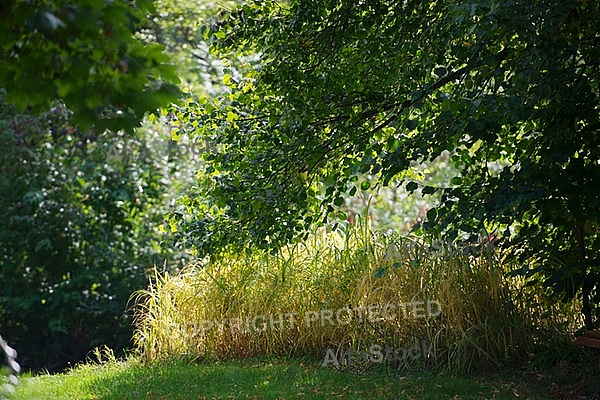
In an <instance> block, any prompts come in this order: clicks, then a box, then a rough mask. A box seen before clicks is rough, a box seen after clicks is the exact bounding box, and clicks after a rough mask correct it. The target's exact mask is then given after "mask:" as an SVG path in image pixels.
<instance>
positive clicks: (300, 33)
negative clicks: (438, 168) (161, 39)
mask: <svg viewBox="0 0 600 400" xmlns="http://www.w3.org/2000/svg"><path fill="white" fill-rule="evenodd" d="M599 17H600V4H599V3H598V2H593V1H588V0H567V1H563V0H554V1H552V0H546V1H511V0H487V1H464V2H458V3H457V2H448V1H423V0H406V1H402V2H399V1H396V0H374V1H361V2H347V1H335V0H314V1H291V2H290V3H289V4H283V3H282V4H279V3H276V2H273V1H254V2H251V3H246V4H244V5H243V6H240V7H238V8H237V9H235V10H233V11H231V12H224V13H223V15H222V16H221V18H220V19H219V20H218V21H216V22H215V23H214V24H213V25H211V26H208V27H207V28H206V31H205V33H206V37H207V38H208V39H210V40H211V41H212V42H211V43H212V49H213V51H214V52H216V53H218V54H219V55H221V57H223V58H224V59H226V60H230V61H231V63H232V65H235V66H236V67H235V68H233V67H231V68H230V69H228V70H226V71H225V75H224V78H223V80H224V83H226V84H227V85H228V86H229V90H228V92H227V93H226V94H225V95H224V96H221V97H218V98H216V99H201V100H200V101H199V102H198V103H190V104H188V105H187V106H186V107H182V108H178V107H176V108H174V109H173V110H172V111H173V115H174V116H175V119H176V120H177V121H178V122H179V123H180V126H181V127H182V129H184V130H188V131H190V132H192V133H194V134H196V135H200V136H203V137H204V138H208V139H210V140H211V142H212V143H214V144H215V149H216V150H215V151H214V152H213V153H212V154H207V155H206V161H207V166H206V169H205V171H203V174H202V175H201V178H200V180H201V184H199V185H198V188H197V189H196V191H194V192H193V193H190V194H189V195H188V196H187V197H186V198H184V205H185V206H186V208H187V212H186V213H183V214H179V215H174V216H173V218H174V221H175V222H176V223H178V224H179V227H178V233H179V234H180V235H181V236H180V237H181V238H182V239H183V240H184V241H186V242H187V243H188V244H189V245H190V246H194V247H195V248H196V249H197V250H198V251H199V252H212V251H215V250H217V249H219V248H222V247H223V246H226V245H228V244H231V243H234V244H236V245H239V246H241V247H243V246H244V245H245V244H248V243H250V242H254V243H257V244H258V245H259V246H262V247H277V246H280V245H282V244H284V243H287V242H289V241H291V240H293V239H294V238H296V237H301V236H302V235H303V234H305V233H306V232H307V230H308V228H309V227H310V226H311V225H312V224H314V223H316V222H318V223H324V222H329V221H335V220H339V219H343V218H344V215H343V214H342V213H341V209H340V207H341V206H342V205H343V203H344V201H345V200H344V199H345V197H344V196H348V195H350V196H352V195H354V194H355V193H356V192H357V190H359V189H361V188H363V189H364V188H368V187H369V186H370V185H371V182H377V183H380V184H383V185H388V184H402V185H405V187H406V189H407V190H408V191H410V192H414V191H420V192H421V193H423V194H425V195H428V194H433V193H438V194H439V195H440V196H441V197H440V198H441V202H440V204H439V206H437V207H435V208H432V209H430V210H429V211H428V213H427V219H426V221H424V222H423V224H422V225H421V226H420V228H423V229H426V230H427V231H429V232H432V233H434V234H438V235H441V234H444V235H447V236H449V237H450V238H455V237H457V236H458V235H461V234H475V233H476V232H478V231H480V230H481V229H485V230H486V231H488V232H490V231H495V232H496V233H495V234H497V235H499V236H502V237H503V242H502V243H503V244H504V245H505V246H506V247H507V248H509V249H512V251H513V253H512V255H513V256H514V257H515V259H517V260H518V261H519V262H520V264H519V265H520V266H521V267H522V268H521V270H520V271H519V272H520V273H523V274H525V275H527V276H530V277H534V278H539V279H540V280H541V281H543V282H544V283H545V284H546V285H548V286H549V287H551V288H552V289H554V292H555V293H556V294H558V295H561V296H566V297H572V296H574V295H575V293H583V299H584V303H585V304H584V314H585V319H586V324H587V325H588V327H589V326H591V325H592V313H593V305H592V304H597V303H598V300H600V299H599V298H598V295H599V293H598V283H599V282H600V259H599V258H598V254H599V250H600V234H599V222H600V213H599V208H600V185H599V184H598V177H599V176H600V135H599V134H598V131H599V127H600V118H599V115H600V109H599V107H600V106H599V101H598V96H599V83H600V46H599V45H600V34H599V33H598V30H597V26H596V22H595V21H597V20H598V18H599ZM443 154H446V155H448V154H449V156H450V160H451V161H452V163H453V164H454V165H455V166H456V168H457V171H458V173H457V174H456V176H455V177H454V178H453V179H452V180H451V182H449V183H448V184H447V185H445V186H443V187H434V186H429V185H427V186H420V185H419V184H418V183H417V182H415V181H414V180H413V179H411V176H412V175H411V165H412V163H414V162H431V161H433V160H435V159H437V158H438V157H440V156H441V155H443ZM340 217H341V218H340Z"/></svg>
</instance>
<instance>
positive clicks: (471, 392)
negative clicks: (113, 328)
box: [87, 360, 548, 400]
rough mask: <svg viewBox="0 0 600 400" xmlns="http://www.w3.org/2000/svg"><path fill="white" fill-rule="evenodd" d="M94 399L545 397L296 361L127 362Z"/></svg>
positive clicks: (498, 385)
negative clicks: (354, 371)
mask: <svg viewBox="0 0 600 400" xmlns="http://www.w3.org/2000/svg"><path fill="white" fill-rule="evenodd" d="M87 389H88V390H89V391H90V392H91V393H94V399H97V400H116V399H128V400H134V399H169V400H170V399H173V400H178V399H182V400H183V399H186V400H188V399H282V398H305V399H322V398H342V399H414V398H417V399H424V400H427V399H431V400H434V399H461V400H466V399H480V400H481V399H514V398H515V397H516V396H519V395H520V396H521V398H529V399H547V398H548V397H547V396H544V395H539V396H538V395H534V396H532V395H531V394H529V395H525V396H522V393H519V390H520V389H519V388H518V385H517V384H515V383H514V382H511V381H507V380H496V379H482V378H475V377H463V378H458V377H455V376H451V375H450V374H433V373H427V372H416V371H413V372H410V373H407V374H401V373H399V372H398V371H396V372H395V373H391V372H389V371H385V370H384V369H381V370H377V371H373V372H369V373H362V374H359V373H351V372H346V371H336V370H333V369H328V368H321V367H320V366H318V365H317V364H316V363H302V362H300V361H290V360H286V361H275V362H265V361H260V362H257V361H253V360H245V361H235V362H227V363H219V362H216V363H206V364H186V363H182V362H172V363H166V364H161V365H149V366H148V365H140V364H133V365H131V364H128V365H124V366H123V367H122V368H117V369H114V370H110V372H108V373H104V374H100V375H98V377H97V378H95V379H93V380H91V381H90V383H89V387H88V388H87Z"/></svg>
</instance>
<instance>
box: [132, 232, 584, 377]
mask: <svg viewBox="0 0 600 400" xmlns="http://www.w3.org/2000/svg"><path fill="white" fill-rule="evenodd" d="M407 240H416V239H414V238H413V239H410V238H398V237H390V236H385V235H382V234H377V233H375V232H372V231H371V230H369V229H368V228H367V227H365V226H361V227H353V226H348V227H347V228H346V231H345V232H343V233H342V232H328V231H327V230H325V229H321V230H319V231H318V232H317V233H315V234H313V235H311V236H310V237H309V238H308V239H307V240H306V241H304V242H302V243H298V244H296V245H292V246H288V247H286V248H285V249H282V250H281V251H279V252H278V253H277V254H276V255H271V254H269V253H267V252H259V251H255V252H253V253H252V254H245V253H230V254H227V255H226V256H223V257H220V258H219V259H217V260H215V261H212V262H209V263H207V264H206V265H190V266H188V267H187V268H185V269H184V270H182V271H181V272H179V273H177V274H176V275H170V274H167V273H165V274H162V275H161V274H159V273H155V277H154V279H153V280H152V283H151V284H150V286H149V287H148V289H147V290H146V291H143V292H140V293H137V294H136V297H135V300H136V311H137V313H136V325H137V330H136V334H135V337H134V339H135V342H136V344H137V346H138V348H139V350H140V351H141V353H142V355H143V357H144V358H145V359H146V360H148V361H153V360H163V359H169V358H179V357H186V358H207V357H214V358H221V359H224V358H243V357H250V356H255V355H279V356H281V355H285V356H315V357H321V358H322V357H323V356H324V354H325V351H326V349H327V348H338V349H339V348H344V347H348V346H353V347H354V348H368V347H369V346H370V345H371V344H380V345H383V344H390V345H392V346H394V347H399V346H403V345H406V344H412V343H413V342H414V341H415V340H418V341H419V342H420V341H422V340H426V341H427V342H428V343H430V344H432V345H433V349H434V354H435V357H434V358H432V359H427V360H421V362H425V363H429V364H433V363H436V364H437V365H443V366H449V367H451V368H459V369H466V370H471V369H475V368H484V367H496V366H498V365H500V364H501V363H503V362H505V361H513V360H518V359H520V358H522V357H523V356H526V355H527V354H528V353H529V352H531V351H532V349H533V347H534V346H535V344H536V341H539V340H540V338H541V335H542V334H543V331H544V330H543V329H540V328H544V327H547V322H545V321H544V320H543V319H542V317H541V314H542V312H543V311H542V310H544V311H545V310H547V307H548V306H547V302H546V301H545V299H544V298H543V296H540V295H539V294H535V295H533V294H531V293H530V292H527V291H526V289H525V288H524V285H523V283H522V282H521V281H520V280H518V279H508V278H506V277H505V275H506V274H505V272H506V271H507V268H508V267H507V266H506V265H504V263H503V262H502V260H501V259H500V258H499V254H495V253H485V252H482V253H481V254H479V255H476V256H474V255H462V254H457V253H454V254H453V255H448V254H446V255H444V256H442V257H440V256H439V254H432V253H431V252H423V251H421V252H419V254H416V255H415V254H409V253H408V252H404V251H395V252H391V253H390V249H404V248H406V247H407ZM416 248H418V249H423V248H424V247H423V244H422V243H420V244H419V246H416ZM418 301H422V302H424V303H423V307H425V309H426V305H427V301H438V302H439V303H440V305H441V311H442V312H441V314H440V315H437V316H431V317H415V316H414V315H412V314H411V313H410V312H409V313H408V315H406V316H404V315H403V314H402V313H401V312H400V311H399V310H398V307H396V308H395V309H394V310H393V311H396V314H397V315H396V317H395V318H392V317H391V315H392V313H391V312H390V313H388V314H387V317H388V318H387V319H385V320H383V321H381V320H377V318H375V317H376V315H374V314H371V316H372V317H373V318H369V314H368V312H367V310H368V307H369V306H371V307H372V310H376V309H377V310H379V311H380V312H381V311H382V310H383V309H384V306H385V305H387V304H393V305H398V304H400V303H406V302H418ZM432 305H435V303H432ZM362 308H364V310H362ZM328 310H331V313H332V314H328V313H329V311H328ZM340 310H341V311H340ZM348 310H352V312H353V313H354V314H352V316H353V318H352V320H351V321H348V318H349V317H350V315H349V311H348ZM359 310H362V311H361V312H359ZM315 313H317V314H315ZM321 313H324V314H321ZM362 314H364V315H362ZM434 314H435V313H434ZM555 314H556V316H557V318H558V319H560V318H562V317H563V316H564V313H563V312H562V310H558V311H557V312H556V313H555ZM361 315H362V316H363V317H362V318H359V316H361ZM328 316H331V318H332V319H331V321H333V323H330V320H329V319H327V317H328ZM255 317H257V319H256V320H255V319H254V318H255ZM271 318H272V319H271ZM313 319H314V320H313ZM563 319H564V318H563ZM571 322H572V321H567V325H569V324H570V323H571ZM219 323H223V324H224V325H223V326H219ZM240 323H241V324H240ZM263 323H264V325H263ZM571 325H572V324H571ZM569 326H570V325H569ZM263 328H264V329H263Z"/></svg>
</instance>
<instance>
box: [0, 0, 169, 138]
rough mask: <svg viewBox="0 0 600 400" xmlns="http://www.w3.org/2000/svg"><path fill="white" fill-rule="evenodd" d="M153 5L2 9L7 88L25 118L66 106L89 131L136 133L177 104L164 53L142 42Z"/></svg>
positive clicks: (58, 3)
mask: <svg viewBox="0 0 600 400" xmlns="http://www.w3.org/2000/svg"><path fill="white" fill-rule="evenodd" d="M152 11H153V1H152V0H136V1H124V0H116V1H103V0H82V1H78V2H77V3H73V2H69V1H64V0H53V1H45V2H31V1H22V0H19V1H0V41H1V43H2V44H1V45H0V46H1V47H0V87H4V88H5V89H6V91H7V95H6V96H7V100H8V101H9V102H11V103H12V104H14V105H16V106H18V108H19V110H20V111H23V110H25V108H26V107H30V108H31V110H33V111H35V112H42V111H44V110H45V109H47V108H48V107H49V106H50V103H51V102H52V101H53V100H55V99H62V100H63V101H64V102H65V104H66V105H67V107H68V108H69V109H70V110H72V111H73V112H74V115H73V122H74V123H75V124H78V125H80V126H81V127H82V128H88V127H91V126H92V125H93V126H95V128H96V130H97V131H98V133H102V132H103V131H104V130H105V129H112V130H119V129H131V128H133V127H135V126H137V125H138V124H139V122H140V121H141V119H142V117H143V115H144V113H146V112H147V111H154V110H156V109H157V108H158V107H160V106H164V105H167V104H169V103H170V102H173V101H176V100H177V98H178V96H179V91H178V89H177V87H176V86H175V84H176V83H177V82H178V81H179V79H178V77H177V75H176V73H175V66H174V65H169V58H168V56H167V55H166V54H165V53H164V52H163V49H164V48H163V46H161V45H158V44H154V45H150V44H149V43H145V42H144V41H142V40H141V38H140V37H139V36H138V35H137V31H138V29H140V28H141V27H142V26H143V24H144V23H146V20H147V15H148V14H149V13H151V12H152Z"/></svg>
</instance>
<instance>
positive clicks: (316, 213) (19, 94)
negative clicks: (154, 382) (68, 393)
mask: <svg viewBox="0 0 600 400" xmlns="http://www.w3.org/2000/svg"><path fill="white" fill-rule="evenodd" d="M222 6H223V8H222V9H219V10H217V7H215V6H214V5H213V4H212V3H210V4H209V3H207V2H202V1H177V2H175V1H171V0H160V1H157V2H153V1H149V0H139V1H138V0H136V1H111V2H105V1H96V0H85V1H81V2H79V3H78V4H77V5H73V4H70V3H69V2H66V1H62V0H52V1H46V2H43V4H42V3H32V2H25V1H15V2H0V22H1V24H0V39H2V41H1V43H2V44H1V45H0V140H1V141H2V143H3V146H2V148H0V169H2V175H1V177H0V193H1V197H0V219H1V220H2V221H3V222H4V223H3V225H2V226H1V227H0V333H1V334H2V336H3V337H6V338H8V340H9V342H10V343H11V345H13V346H14V347H15V348H17V349H18V350H19V357H20V362H21V363H22V364H23V366H24V367H25V368H28V369H29V368H33V369H36V368H47V369H60V368H62V367H64V366H65V365H67V364H68V363H70V362H71V363H73V362H76V361H80V360H82V359H83V358H84V356H85V354H87V353H88V352H89V351H90V350H91V349H93V348H94V347H96V346H99V345H108V346H109V347H111V348H113V349H114V350H115V351H117V353H118V354H119V353H120V352H121V351H122V350H124V349H125V348H127V347H128V346H129V345H130V344H135V346H136V348H137V350H138V351H139V353H138V355H139V356H141V358H142V359H144V360H146V361H156V360H158V361H160V362H162V363H163V365H169V364H167V360H170V359H173V358H177V359H179V358H183V359H185V360H195V361H199V360H215V359H224V358H237V357H250V356H257V355H269V356H271V355H272V356H294V357H300V356H306V357H309V358H310V359H311V360H312V361H314V359H315V358H316V359H319V358H322V357H323V356H324V350H325V349H326V348H328V347H333V348H338V349H341V348H344V347H348V346H356V347H363V348H364V347H367V346H368V345H371V344H374V343H391V344H394V345H404V344H409V343H412V342H413V341H414V340H426V341H427V342H429V343H431V344H432V346H433V349H434V353H435V357H433V358H428V359H427V360H423V361H424V363H423V364H421V365H419V366H418V367H419V368H421V367H432V366H435V367H448V368H451V369H452V370H453V371H458V370H463V371H473V370H476V369H482V368H483V367H485V368H489V369H494V368H498V367H500V366H511V365H522V363H523V362H527V361H532V360H533V361H535V360H542V361H544V362H548V363H553V362H556V361H557V359H559V358H564V357H569V355H568V354H566V352H567V351H569V350H570V349H571V348H570V347H565V346H564V343H565V342H567V341H570V340H571V339H572V336H573V334H576V333H578V330H579V329H581V330H580V331H579V333H580V332H581V331H582V330H593V329H596V328H597V327H598V312H599V308H598V305H599V303H600V297H599V296H600V291H599V290H598V289H599V283H600V258H599V257H598V254H600V230H599V224H600V220H599V218H600V212H599V208H600V185H599V184H598V177H599V176H600V153H599V149H600V135H598V129H599V127H600V119H599V118H600V117H599V116H600V113H599V110H600V104H599V101H598V98H599V90H600V82H599V79H600V53H599V50H598V49H600V46H599V42H600V38H599V36H598V32H597V28H596V22H595V21H597V20H598V19H599V18H600V3H598V2H593V1H588V0H567V1H563V0H561V1H558V0H548V1H531V2H515V1H511V0H502V1H497V0H494V1H491V0H490V1H481V0H477V1H475V0H473V1H471V0H467V1H463V2H461V3H460V4H458V3H456V2H447V1H433V2H432V1H424V0H407V1H404V2H397V1H391V0H377V1H367V2H347V1H329V0H328V1H321V0H316V1H311V2H304V1H290V2H281V3H277V2H274V1H270V0H264V1H263V0H257V1H252V2H245V3H238V2H235V1H232V2H224V3H223V4H222ZM192 143H196V144H198V143H200V147H202V148H203V149H204V150H206V151H202V152H201V154H196V155H190V154H188V155H185V154H183V153H182V152H178V151H173V149H174V148H177V146H179V148H180V149H181V148H183V147H182V146H184V145H191V144H192ZM480 236H481V237H480ZM481 238H483V240H484V242H485V243H490V242H491V243H493V244H494V247H495V248H496V251H495V252H480V253H478V254H476V255H473V254H471V255H465V254H460V253H459V252H453V253H452V254H445V255H443V256H439V255H436V252H434V251H431V246H433V245H434V244H435V243H439V241H442V242H444V243H454V244H455V243H457V241H460V240H463V241H467V242H470V243H473V242H475V241H477V240H480V239H481ZM411 243H415V244H413V245H411ZM411 246H412V248H414V249H418V250H419V251H418V252H417V253H415V252H412V253H411V252H407V251H405V249H406V248H411ZM149 279H150V285H149V286H148V280H149ZM132 294H134V297H133V300H135V302H131V303H130V302H129V300H130V296H131V295H132ZM428 299H434V300H437V301H439V302H440V304H441V306H442V311H443V312H442V315H440V316H439V317H436V318H432V319H423V320H420V319H414V320H413V319H410V318H408V319H406V320H397V321H387V322H385V323H380V324H373V323H369V322H368V321H367V322H364V321H363V322H361V323H357V324H345V325H341V324H336V325H331V326H329V325H327V326H321V325H319V324H314V325H310V326H306V325H299V326H296V327H295V328H294V329H287V330H282V329H267V330H266V331H265V332H238V333H231V332H227V331H219V330H218V329H212V330H211V331H209V332H204V333H203V332H202V331H200V330H199V329H198V326H199V325H200V324H201V323H202V321H203V320H208V321H222V320H223V319H226V318H247V317H254V316H256V315H278V314H280V313H283V314H285V313H297V314H298V315H304V314H305V312H307V311H319V310H322V309H334V310H335V309H339V308H342V307H350V306H352V307H360V306H368V305H371V304H385V303H388V302H391V303H397V302H405V301H411V300H428ZM128 304H129V305H135V312H136V314H135V332H133V327H132V325H131V324H132V322H133V319H132V317H133V314H132V312H127V307H128ZM132 334H134V335H133V342H131V339H132ZM563 349H567V350H564V351H563ZM575 354H579V353H575ZM394 367H397V366H394Z"/></svg>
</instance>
